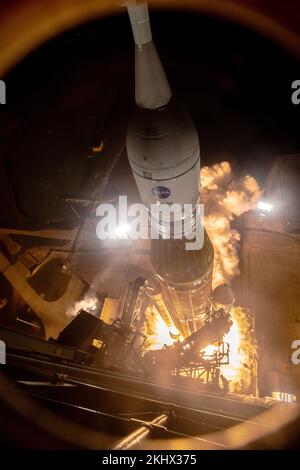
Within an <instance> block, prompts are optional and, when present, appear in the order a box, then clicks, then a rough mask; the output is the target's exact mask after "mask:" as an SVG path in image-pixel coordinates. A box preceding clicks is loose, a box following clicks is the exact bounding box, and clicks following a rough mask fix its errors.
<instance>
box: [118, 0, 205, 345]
mask: <svg viewBox="0 0 300 470" xmlns="http://www.w3.org/2000/svg"><path fill="white" fill-rule="evenodd" d="M127 9H128V13H129V17H130V22H131V26H132V31H133V36H134V42H135V101H136V110H135V113H134V116H133V117H132V119H131V121H130V123H129V127H128V132H127V143H126V147H127V154H128V160H129V163H130V166H131V169H132V172H133V176H134V178H135V181H136V184H137V187H138V190H139V193H140V196H141V199H142V201H143V203H144V204H145V206H146V207H147V208H148V210H149V211H150V208H151V205H153V204H156V205H157V206H160V205H162V204H168V205H171V204H178V205H180V206H181V207H182V208H183V206H184V204H190V205H191V207H192V208H193V210H192V212H191V213H192V215H185V214H184V212H183V211H181V212H180V213H179V215H175V216H174V218H173V220H172V222H173V223H174V226H175V225H176V227H179V226H180V227H185V228H184V229H182V234H181V235H182V239H181V240H178V239H172V237H171V239H165V238H166V237H165V234H166V231H165V226H164V222H163V221H161V219H156V220H155V219H154V218H153V217H152V218H151V224H152V227H153V226H154V231H155V232H158V233H159V234H160V235H161V236H162V237H161V238H159V239H153V240H152V242H151V260H152V264H153V267H154V271H155V274H156V278H157V280H158V282H159V284H160V286H161V291H162V295H163V297H164V300H165V303H166V304H167V305H171V306H172V307H171V308H170V312H169V313H170V316H171V318H172V320H173V323H174V325H175V326H176V328H177V329H178V330H179V331H180V332H181V334H182V335H183V336H187V335H189V334H191V333H192V332H194V331H196V330H197V329H198V328H199V327H200V326H201V325H202V322H203V314H204V313H205V309H206V306H207V303H208V299H209V296H210V294H211V281H212V266H213V253H214V252H213V247H212V244H211V241H210V240H209V237H208V235H207V234H206V233H205V236H204V245H203V247H202V249H200V250H193V251H188V250H186V249H185V244H186V239H185V234H186V232H185V231H184V230H186V227H190V229H191V230H193V229H195V224H196V223H197V222H196V219H195V217H194V215H193V214H195V210H196V205H197V204H198V203H199V201H200V146H199V140H198V134H197V130H196V128H195V126H194V123H193V121H192V119H191V118H190V116H189V115H188V113H187V112H186V111H185V110H184V109H183V108H182V106H180V104H179V103H178V102H177V101H176V100H175V98H174V97H173V95H172V92H171V88H170V85H169V82H168V79H167V77H166V74H165V72H164V69H163V67H162V64H161V61H160V59H159V56H158V54H157V51H156V48H155V45H154V43H153V40H152V34H151V28H150V20H149V13H148V7H147V2H146V1H141V2H134V1H128V2H127ZM176 217H178V219H176ZM185 217H187V219H185ZM186 223H187V224H186ZM177 233H178V232H177Z"/></svg>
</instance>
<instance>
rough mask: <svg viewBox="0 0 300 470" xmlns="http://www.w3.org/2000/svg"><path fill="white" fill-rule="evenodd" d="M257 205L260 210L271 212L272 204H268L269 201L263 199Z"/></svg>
mask: <svg viewBox="0 0 300 470" xmlns="http://www.w3.org/2000/svg"><path fill="white" fill-rule="evenodd" d="M257 207H258V209H260V210H262V211H266V212H271V210H272V209H273V204H270V203H269V202H265V201H259V203H258V204H257Z"/></svg>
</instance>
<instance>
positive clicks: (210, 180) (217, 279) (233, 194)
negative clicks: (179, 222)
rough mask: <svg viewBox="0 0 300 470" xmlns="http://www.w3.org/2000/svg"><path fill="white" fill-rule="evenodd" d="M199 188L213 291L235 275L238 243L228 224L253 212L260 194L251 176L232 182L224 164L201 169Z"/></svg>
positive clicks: (231, 174)
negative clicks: (211, 258) (209, 246)
mask: <svg viewBox="0 0 300 470" xmlns="http://www.w3.org/2000/svg"><path fill="white" fill-rule="evenodd" d="M201 185H202V190H201V196H202V203H204V205H205V210H204V223H205V228H206V230H207V232H208V234H209V237H210V239H211V241H212V243H213V245H214V250H215V261H214V275H213V287H216V286H217V285H219V284H222V283H226V284H230V283H231V281H232V279H233V277H234V276H236V275H238V274H239V268H238V265H239V256H238V243H239V241H240V234H239V232H238V231H237V230H235V229H233V228H231V223H232V222H233V220H234V218H235V217H238V216H240V215H242V214H244V213H245V212H247V211H249V210H251V209H253V208H254V207H255V206H256V204H257V201H258V199H259V198H260V197H261V194H262V193H261V190H260V187H259V185H258V183H257V182H256V180H255V179H254V178H253V177H252V176H249V175H247V176H244V177H242V178H238V179H234V178H233V173H232V170H231V167H230V164H229V163H228V162H222V163H217V164H215V165H212V166H211V167H207V166H206V167H203V168H202V170H201Z"/></svg>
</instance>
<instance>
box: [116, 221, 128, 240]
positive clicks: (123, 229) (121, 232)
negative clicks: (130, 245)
mask: <svg viewBox="0 0 300 470" xmlns="http://www.w3.org/2000/svg"><path fill="white" fill-rule="evenodd" d="M129 231H130V226H129V225H128V224H124V225H119V226H118V227H117V228H116V229H115V232H114V234H115V236H116V237H117V238H128V233H129Z"/></svg>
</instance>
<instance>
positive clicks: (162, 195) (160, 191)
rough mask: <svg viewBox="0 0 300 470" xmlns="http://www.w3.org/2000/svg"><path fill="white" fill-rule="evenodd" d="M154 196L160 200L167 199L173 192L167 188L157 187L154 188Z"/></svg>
mask: <svg viewBox="0 0 300 470" xmlns="http://www.w3.org/2000/svg"><path fill="white" fill-rule="evenodd" d="M152 194H153V195H154V196H156V197H159V199H166V198H167V197H169V196H170V194H171V191H170V189H169V188H166V187H165V186H156V187H155V188H152Z"/></svg>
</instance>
